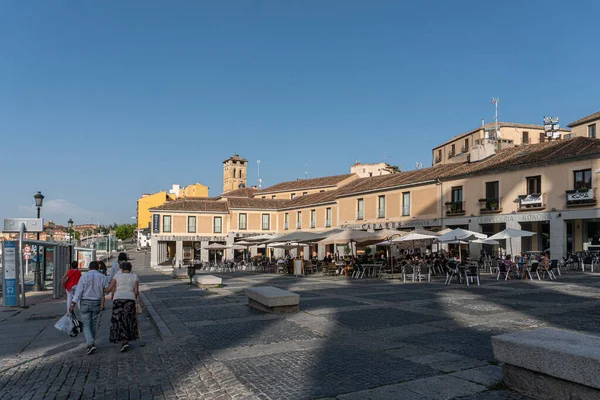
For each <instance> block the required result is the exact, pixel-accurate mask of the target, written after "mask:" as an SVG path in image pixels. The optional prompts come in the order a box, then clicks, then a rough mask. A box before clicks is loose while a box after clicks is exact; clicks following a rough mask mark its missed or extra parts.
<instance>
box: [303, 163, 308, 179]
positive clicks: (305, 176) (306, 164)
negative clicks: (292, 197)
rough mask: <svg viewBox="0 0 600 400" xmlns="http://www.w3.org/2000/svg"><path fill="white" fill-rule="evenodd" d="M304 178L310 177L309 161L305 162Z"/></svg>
mask: <svg viewBox="0 0 600 400" xmlns="http://www.w3.org/2000/svg"><path fill="white" fill-rule="evenodd" d="M304 179H308V163H307V162H305V163H304Z"/></svg>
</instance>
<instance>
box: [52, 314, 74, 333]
mask: <svg viewBox="0 0 600 400" xmlns="http://www.w3.org/2000/svg"><path fill="white" fill-rule="evenodd" d="M54 327H55V328H56V329H58V330H59V331H61V332H64V333H66V334H69V333H71V329H73V320H72V319H71V314H69V313H67V314H65V315H64V316H62V317H61V318H60V319H59V320H58V321H57V322H56V323H55V324H54Z"/></svg>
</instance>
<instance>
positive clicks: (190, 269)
mask: <svg viewBox="0 0 600 400" xmlns="http://www.w3.org/2000/svg"><path fill="white" fill-rule="evenodd" d="M187 269H188V276H189V277H190V285H191V284H192V280H193V279H194V275H196V266H195V265H193V264H190V265H188V267H187Z"/></svg>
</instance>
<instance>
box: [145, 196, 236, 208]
mask: <svg viewBox="0 0 600 400" xmlns="http://www.w3.org/2000/svg"><path fill="white" fill-rule="evenodd" d="M151 210H156V211H206V212H227V211H228V207H227V202H226V201H218V200H215V199H207V198H201V197H184V198H182V199H177V200H173V201H168V202H166V203H165V204H163V205H161V206H158V207H154V208H151Z"/></svg>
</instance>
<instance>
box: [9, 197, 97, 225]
mask: <svg viewBox="0 0 600 400" xmlns="http://www.w3.org/2000/svg"><path fill="white" fill-rule="evenodd" d="M18 209H19V214H22V215H32V216H35V213H36V208H35V206H34V205H32V206H19V208H18ZM41 215H42V218H44V220H46V221H48V220H54V221H55V222H56V223H59V224H61V223H66V220H68V219H69V218H71V219H73V221H74V222H75V224H76V225H80V224H86V223H91V222H92V219H93V220H94V221H96V223H97V222H98V221H97V219H98V218H102V216H103V213H100V212H96V211H90V210H85V209H83V208H81V207H79V206H77V205H75V204H73V203H70V202H68V201H67V200H64V199H49V200H46V201H44V204H43V206H42V212H41ZM63 220H64V221H63Z"/></svg>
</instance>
